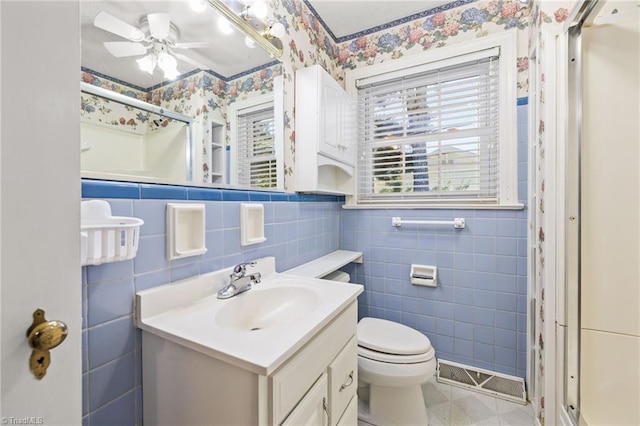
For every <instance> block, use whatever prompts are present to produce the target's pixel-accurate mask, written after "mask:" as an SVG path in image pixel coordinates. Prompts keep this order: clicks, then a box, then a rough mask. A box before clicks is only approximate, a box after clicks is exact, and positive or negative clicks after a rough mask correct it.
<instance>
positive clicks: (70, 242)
mask: <svg viewBox="0 0 640 426" xmlns="http://www.w3.org/2000/svg"><path fill="white" fill-rule="evenodd" d="M79 34H80V25H79V4H78V2H77V1H69V0H65V1H40V2H32V1H20V0H15V1H10V0H3V1H1V2H0V42H1V49H2V50H1V51H0V54H1V63H2V67H1V69H0V87H1V92H0V93H1V102H2V103H1V106H0V137H1V139H0V290H1V293H0V294H1V296H0V297H1V299H0V317H1V339H2V340H1V344H2V346H1V356H0V362H1V369H0V385H1V386H0V389H1V398H0V417H2V418H1V419H0V420H1V422H2V424H9V425H10V424H47V425H54V424H64V425H72V424H80V423H81V416H82V396H81V393H82V383H81V381H82V379H81V372H82V368H81V327H82V319H81V315H82V313H81V278H80V262H79V258H80V248H79V244H80V243H79V240H80V237H79V225H80V149H79V148H80V129H79V119H78V117H79V113H80V111H79V108H80V102H79V97H78V93H79V73H80V54H79V52H80V46H79V44H80V39H79ZM37 308H42V309H43V310H44V311H45V316H46V318H47V319H48V320H59V321H63V322H64V323H66V325H67V326H68V329H69V335H68V337H67V339H66V340H65V341H64V342H63V343H62V344H61V345H60V346H59V347H57V348H55V349H53V350H52V351H51V354H50V355H51V364H50V366H49V368H48V371H47V374H46V376H44V377H43V378H42V379H41V380H37V379H36V378H35V377H34V375H33V374H32V373H31V372H30V371H29V357H30V354H31V349H30V347H29V346H28V343H27V339H26V330H27V328H28V327H29V326H30V325H31V320H32V315H33V312H34V311H35V310H36V309H37Z"/></svg>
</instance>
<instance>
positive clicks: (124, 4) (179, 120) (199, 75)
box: [80, 0, 282, 188]
mask: <svg viewBox="0 0 640 426" xmlns="http://www.w3.org/2000/svg"><path fill="white" fill-rule="evenodd" d="M233 1H235V3H234V2H231V1H230V2H226V1H225V3H226V4H227V5H228V7H229V8H230V10H237V11H240V10H241V6H242V5H241V4H240V3H238V2H237V1H236V0H233ZM190 3H193V1H191V0H190V1H189V2H187V1H185V0H175V1H146V0H144V1H142V0H141V1H90V2H81V3H80V6H81V45H82V73H81V79H82V82H83V83H82V84H83V86H82V93H81V106H82V108H81V122H82V124H81V143H82V145H81V148H80V149H81V159H82V176H83V177H87V178H99V179H110V180H124V181H133V182H156V183H173V184H182V185H185V184H186V185H189V184H193V185H207V184H213V185H215V186H220V185H227V184H229V183H230V182H231V183H234V186H239V187H242V186H244V187H269V188H274V187H273V185H275V184H274V183H269V184H268V185H269V186H267V184H265V182H276V180H275V179H264V178H262V179H249V180H248V181H247V180H246V179H239V178H238V176H237V175H236V174H234V175H230V173H231V169H232V167H231V163H232V161H231V159H232V158H233V159H235V158H236V155H237V150H236V145H237V143H236V140H235V137H233V138H232V136H233V135H235V134H239V133H241V132H237V131H234V132H232V131H231V124H230V116H229V115H230V113H232V112H233V111H238V110H239V109H238V108H237V107H236V104H242V103H243V102H249V103H251V102H252V100H253V101H256V100H258V99H263V98H265V97H266V98H268V97H269V96H271V97H272V98H273V97H274V94H273V88H274V82H275V81H276V80H277V78H278V76H279V75H280V74H281V73H282V68H281V65H280V64H279V62H277V61H276V60H274V58H273V57H272V56H271V55H270V54H268V53H267V52H266V51H265V50H263V49H262V48H261V47H260V46H254V48H249V47H248V44H247V43H248V42H247V41H246V40H245V39H246V35H245V33H242V32H240V30H239V29H237V28H236V27H233V26H231V25H230V24H229V21H228V20H227V18H225V17H224V16H223V15H222V14H220V13H219V12H218V11H217V10H216V9H214V8H213V7H212V6H211V5H209V4H207V3H211V4H212V5H213V4H216V3H220V1H219V0H208V1H207V2H202V4H201V6H203V10H202V11H201V12H196V11H194V10H192V8H191V7H189V4H190ZM195 3H199V2H198V1H196V2H195ZM237 13H239V12H237ZM251 25H252V26H251V27H250V28H248V29H247V31H248V32H250V33H251V32H253V33H254V36H255V35H256V34H257V32H256V31H257V30H258V27H259V26H262V27H264V23H261V22H259V21H255V20H254V21H253V23H252V24H251ZM229 30H230V31H231V33H230V34H224V33H223V31H229ZM278 42H279V41H278V40H276V45H277V43H278ZM266 43H269V42H266ZM254 44H255V43H254ZM276 85H277V84H276ZM280 95H281V94H280ZM275 98H278V94H276V96H275ZM276 104H278V102H277V101H276ZM280 108H281V103H280ZM240 110H241V109H240ZM273 112H274V114H273V115H274V117H276V118H275V122H276V123H278V120H279V118H278V117H281V113H282V111H277V113H276V111H275V110H274V111H273ZM280 123H281V121H280ZM278 127H279V126H278V125H276V126H275V130H274V129H273V128H272V130H271V132H270V133H269V134H266V133H264V132H263V133H262V134H261V139H260V143H261V144H262V145H261V147H262V148H263V149H262V153H265V150H264V144H265V135H266V136H267V137H271V139H272V142H271V143H272V145H273V148H272V151H276V150H280V145H281V144H282V139H281V138H280V139H279V141H278V142H275V140H276V138H277V137H278V136H280V133H281V132H279V131H278ZM262 128H263V129H264V128H266V127H264V126H263V127H262ZM256 143H257V142H256ZM249 151H251V150H249ZM244 161H245V159H243V158H241V159H240V160H238V161H237V162H240V163H242V162H244ZM246 161H247V162H251V161H253V160H251V161H250V160H246ZM262 164H264V162H263V163H262ZM278 168H282V165H281V163H280V165H279V166H278ZM240 169H242V168H237V167H235V168H233V170H234V173H237V172H236V171H237V170H240ZM272 171H273V170H271V169H270V172H272ZM246 182H249V183H246ZM255 182H261V183H259V184H257V183H255ZM280 182H281V179H280Z"/></svg>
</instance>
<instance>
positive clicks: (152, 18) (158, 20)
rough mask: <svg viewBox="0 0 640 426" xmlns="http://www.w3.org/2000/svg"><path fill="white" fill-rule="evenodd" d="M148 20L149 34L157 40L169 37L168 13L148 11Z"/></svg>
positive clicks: (169, 23)
mask: <svg viewBox="0 0 640 426" xmlns="http://www.w3.org/2000/svg"><path fill="white" fill-rule="evenodd" d="M147 20H148V21H149V31H150V32H151V35H152V36H153V37H155V38H157V39H158V40H164V39H166V38H167V37H169V26H170V25H171V22H170V20H169V14H168V13H150V14H148V15H147Z"/></svg>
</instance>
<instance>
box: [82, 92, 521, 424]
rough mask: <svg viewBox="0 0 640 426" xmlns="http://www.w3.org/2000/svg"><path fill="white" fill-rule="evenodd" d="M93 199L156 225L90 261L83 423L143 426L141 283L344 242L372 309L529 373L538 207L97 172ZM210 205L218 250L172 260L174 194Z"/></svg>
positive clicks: (480, 359) (288, 260) (474, 360)
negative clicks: (245, 215) (132, 253)
mask: <svg viewBox="0 0 640 426" xmlns="http://www.w3.org/2000/svg"><path fill="white" fill-rule="evenodd" d="M517 108H518V187H519V198H520V201H521V202H522V203H525V202H526V199H527V191H526V188H527V172H526V170H527V152H528V149H527V123H526V121H527V105H526V102H519V105H518V107H517ZM82 189H83V197H85V198H102V199H106V200H107V201H108V202H109V203H110V205H111V208H112V212H113V214H114V215H116V216H136V217H140V218H142V219H143V220H144V221H145V225H144V226H143V227H142V229H141V233H140V243H139V249H138V255H137V257H136V258H135V259H133V260H129V261H125V262H116V263H108V264H104V265H100V266H88V267H84V268H82V282H83V288H82V295H83V319H84V321H83V327H84V330H83V332H82V337H83V345H82V347H83V362H82V370H83V389H84V401H83V424H84V425H90V426H96V425H102V424H105V425H107V424H108V425H112V424H118V425H140V424H142V422H143V418H142V358H141V334H140V331H139V330H137V329H136V328H135V327H134V325H133V324H134V322H133V295H134V294H135V292H136V291H140V290H144V289H148V288H151V287H154V286H157V285H161V284H164V283H168V282H173V281H177V280H180V279H184V278H188V277H191V276H196V275H199V274H203V273H207V272H210V271H214V270H217V269H220V268H224V267H227V266H232V265H234V264H236V263H238V262H241V261H247V260H251V259H255V258H259V257H263V256H275V257H276V264H277V268H278V270H279V271H283V270H286V269H289V268H292V267H295V266H297V265H299V264H302V263H304V262H307V261H309V260H312V259H314V258H317V257H320V256H322V255H324V254H326V253H329V252H331V251H333V250H336V249H338V248H340V249H345V250H357V251H362V252H364V263H363V264H362V265H351V266H349V267H348V268H346V269H345V270H347V272H350V273H351V274H352V278H353V281H355V282H358V283H362V284H364V286H365V292H364V293H363V294H362V295H361V297H360V299H359V305H360V306H359V309H360V315H361V316H365V315H369V316H374V317H379V318H386V319H389V320H393V321H397V322H401V323H403V324H406V325H409V326H411V327H414V328H416V329H418V330H420V331H421V332H423V333H424V334H426V335H427V336H428V337H429V338H430V339H431V341H432V343H433V345H434V347H435V349H436V355H437V356H438V357H440V358H443V359H447V360H450V361H456V362H460V363H463V364H467V365H472V366H476V367H480V368H486V369H489V370H493V371H498V372H502V373H506V374H512V375H517V376H520V377H525V370H526V342H527V339H526V319H527V318H526V317H527V312H526V309H527V303H526V294H527V277H526V267H527V257H526V256H527V217H526V216H527V213H526V209H524V210H519V211H514V210H428V209H416V210H404V209H403V210H394V209H389V210H342V209H341V208H340V206H341V205H342V203H343V202H344V199H343V198H341V197H327V196H314V195H298V194H284V193H268V192H250V191H231V190H215V189H207V188H184V187H175V186H160V185H138V184H129V183H114V182H102V181H91V180H85V181H83V182H82ZM190 201H194V202H199V203H204V204H205V208H206V243H207V247H208V249H209V250H208V252H207V253H205V254H203V255H201V256H197V257H192V258H187V259H180V260H176V261H168V260H167V259H166V256H165V241H166V239H165V237H166V235H165V210H166V204H167V203H168V202H190ZM244 201H253V202H261V203H264V205H265V233H266V237H267V241H266V242H264V243H262V244H259V245H255V246H248V247H242V246H241V245H240V242H239V241H240V224H239V213H240V203H241V202H244ZM393 216H402V217H406V218H411V219H451V218H453V217H465V218H466V220H467V227H466V228H465V229H464V230H453V229H450V228H446V227H445V228H443V227H428V226H427V227H424V226H421V227H412V226H406V225H405V226H403V227H401V228H394V227H392V226H391V217H393ZM411 263H423V264H434V265H437V266H438V268H439V269H438V270H439V274H438V277H439V286H438V287H437V288H429V287H418V286H413V285H411V284H410V283H409V278H408V277H409V267H410V264H411Z"/></svg>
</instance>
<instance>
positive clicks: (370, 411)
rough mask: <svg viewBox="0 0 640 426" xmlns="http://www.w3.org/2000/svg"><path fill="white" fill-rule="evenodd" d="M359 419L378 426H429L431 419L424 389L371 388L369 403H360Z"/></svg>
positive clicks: (409, 387) (408, 387)
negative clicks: (423, 393) (426, 405)
mask: <svg viewBox="0 0 640 426" xmlns="http://www.w3.org/2000/svg"><path fill="white" fill-rule="evenodd" d="M358 418H359V419H360V420H362V421H365V422H367V423H370V424H373V425H376V426H386V425H411V426H418V425H423V426H427V425H428V424H429V418H428V415H427V408H426V407H425V405H424V397H423V395H422V387H421V386H419V385H416V386H407V387H402V388H398V387H386V386H370V387H369V403H368V404H367V403H366V401H364V400H362V399H361V400H359V401H358Z"/></svg>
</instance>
